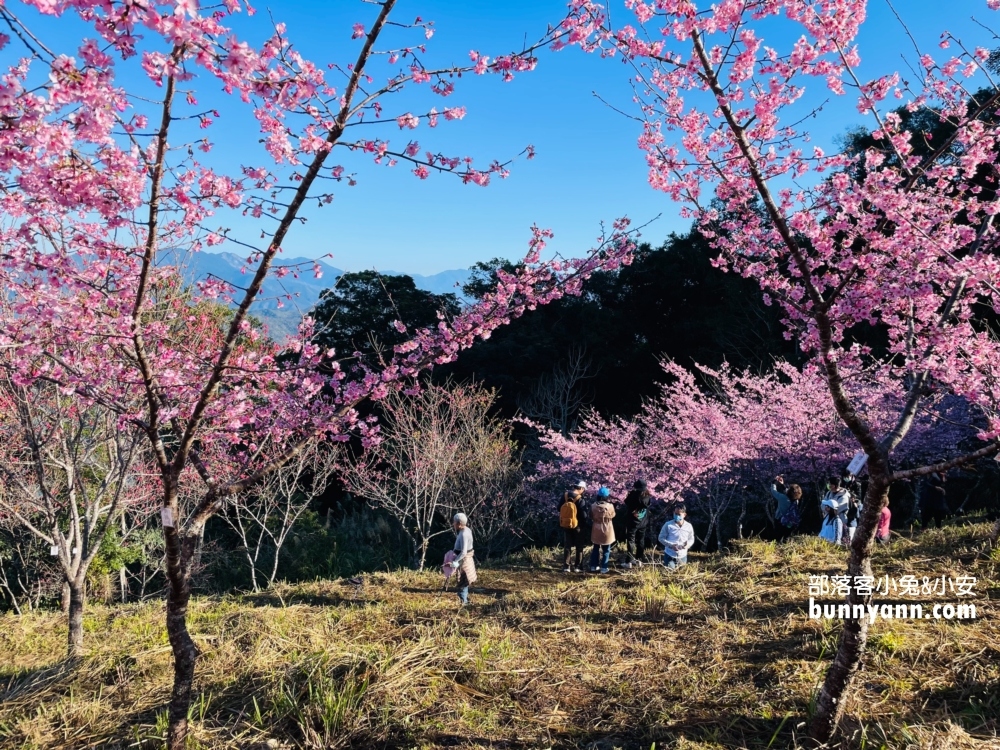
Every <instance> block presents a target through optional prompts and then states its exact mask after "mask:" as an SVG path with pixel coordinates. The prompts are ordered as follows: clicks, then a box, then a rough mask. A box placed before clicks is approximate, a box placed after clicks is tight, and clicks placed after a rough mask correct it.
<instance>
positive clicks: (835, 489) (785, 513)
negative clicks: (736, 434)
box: [771, 472, 948, 547]
mask: <svg viewBox="0 0 1000 750" xmlns="http://www.w3.org/2000/svg"><path fill="white" fill-rule="evenodd" d="M856 484H857V479H856V478H855V477H854V476H853V475H852V474H850V473H848V472H844V474H843V475H842V476H832V477H830V478H829V479H828V480H827V483H826V493H825V494H824V495H823V500H822V501H821V503H820V508H821V510H822V515H823V525H822V527H821V528H820V532H819V537H820V539H825V540H827V541H828V542H830V543H832V544H838V545H843V546H845V547H846V546H847V545H849V544H850V543H851V542H852V541H853V540H854V535H855V533H856V532H857V529H858V519H859V518H860V516H861V511H862V509H863V503H862V500H861V493H860V490H859V488H857V487H856ZM944 485H945V476H944V474H943V473H941V472H933V473H931V474H930V475H929V476H928V477H927V478H926V479H925V480H924V482H923V485H922V487H921V489H920V494H919V503H920V514H921V515H920V525H921V526H922V527H923V528H925V529H927V528H930V527H931V525H932V524H936V525H937V527H938V528H941V524H942V522H943V520H944V517H945V516H946V515H947V513H948V503H947V501H946V499H945V490H944ZM771 495H772V496H773V497H774V499H775V500H777V502H778V507H777V510H776V511H775V514H774V517H775V519H776V520H777V521H778V524H779V527H780V529H781V531H780V537H781V538H787V537H788V536H790V535H791V534H793V533H794V532H795V530H796V529H798V527H799V524H800V523H801V522H802V512H801V507H800V503H801V500H802V488H801V487H800V486H799V485H797V484H789V485H787V486H786V485H785V480H784V478H783V477H781V476H778V477H775V479H774V483H773V484H772V485H771ZM891 520H892V512H891V511H890V510H889V504H888V502H887V503H886V505H885V506H883V507H882V509H881V510H880V511H879V517H878V525H877V526H876V527H875V541H876V542H878V543H879V544H888V543H889V539H890V536H891V533H890V531H889V524H890V522H891Z"/></svg>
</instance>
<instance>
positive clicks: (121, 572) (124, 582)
mask: <svg viewBox="0 0 1000 750" xmlns="http://www.w3.org/2000/svg"><path fill="white" fill-rule="evenodd" d="M118 588H119V589H121V592H122V604H124V603H125V602H127V601H128V575H127V573H126V572H125V568H119V569H118Z"/></svg>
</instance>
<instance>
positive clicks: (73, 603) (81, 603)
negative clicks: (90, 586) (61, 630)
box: [65, 573, 87, 659]
mask: <svg viewBox="0 0 1000 750" xmlns="http://www.w3.org/2000/svg"><path fill="white" fill-rule="evenodd" d="M65 590H68V591H69V597H68V598H69V602H68V607H67V614H68V616H69V639H68V650H67V655H68V656H69V658H71V659H72V658H74V657H77V656H80V655H81V654H83V609H84V607H85V606H86V604H87V579H86V577H85V575H84V574H82V573H81V574H80V575H79V576H77V580H75V581H70V582H67V583H66V589H65Z"/></svg>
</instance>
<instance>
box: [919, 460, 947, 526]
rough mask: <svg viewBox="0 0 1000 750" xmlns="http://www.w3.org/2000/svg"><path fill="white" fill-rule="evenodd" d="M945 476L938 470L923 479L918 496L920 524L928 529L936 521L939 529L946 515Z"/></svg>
mask: <svg viewBox="0 0 1000 750" xmlns="http://www.w3.org/2000/svg"><path fill="white" fill-rule="evenodd" d="M944 482H945V477H944V474H942V473H941V472H940V471H935V472H933V473H932V474H931V475H930V476H928V477H927V479H925V480H924V487H923V493H922V497H921V498H920V525H921V526H922V527H923V528H925V529H929V528H930V527H931V524H932V523H936V524H937V527H938V528H939V529H940V528H941V526H942V525H943V524H944V518H945V516H946V515H948V499H947V496H946V495H945V490H944Z"/></svg>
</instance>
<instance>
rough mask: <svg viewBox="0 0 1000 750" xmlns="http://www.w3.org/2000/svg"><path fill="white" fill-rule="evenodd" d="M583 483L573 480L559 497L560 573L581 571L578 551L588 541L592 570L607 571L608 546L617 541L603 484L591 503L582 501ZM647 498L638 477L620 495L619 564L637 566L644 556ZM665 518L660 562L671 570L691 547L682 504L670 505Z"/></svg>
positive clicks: (691, 533) (581, 551) (608, 493)
mask: <svg viewBox="0 0 1000 750" xmlns="http://www.w3.org/2000/svg"><path fill="white" fill-rule="evenodd" d="M586 490H587V483H586V482H583V481H580V482H577V483H576V484H575V485H574V486H573V487H572V488H571V489H570V490H569V491H567V492H566V493H565V494H564V495H563V498H562V502H561V503H560V506H559V527H560V528H561V529H562V534H563V572H564V573H582V572H583V554H584V550H585V549H586V548H587V545H588V544H590V545H591V551H590V559H589V569H590V572H591V573H607V572H608V571H609V568H608V565H609V564H610V562H611V547H612V546H613V545H614V544H615V543H616V541H617V539H616V537H615V527H614V523H613V520H614V518H615V514H616V511H615V506H614V505H613V504H612V503H611V491H610V490H609V489H608V488H607V487H601V488H599V489H598V490H597V500H596V501H595V502H594V503H592V504H590V503H588V502H587V501H586V500H585V499H584V492H585V491H586ZM650 500H651V497H650V494H649V488H648V487H647V486H646V483H645V482H644V481H643V480H641V479H637V480H636V482H635V484H633V485H632V489H631V490H630V491H629V493H628V494H627V495H626V496H625V501H624V503H623V506H624V513H625V523H624V527H625V549H624V554H623V559H622V561H621V567H622V568H624V569H625V570H630V569H631V568H633V567H635V566H636V565H640V564H641V563H642V560H643V559H644V558H645V555H646V528H647V527H648V525H649V503H650ZM669 515H670V517H669V518H668V519H667V521H666V523H664V524H663V526H662V528H661V529H660V533H659V536H658V540H659V542H660V544H661V545H663V564H664V565H666V566H667V567H668V568H676V567H679V566H681V565H684V564H685V563H687V553H688V550H689V549H691V547H692V546H693V545H694V529H693V527H692V526H691V524H690V523H688V522H687V521H686V520H685V519H686V518H687V508H685V507H684V505H683V504H682V503H677V504H675V505H674V506H673V508H672V512H671V513H670V514H669Z"/></svg>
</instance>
